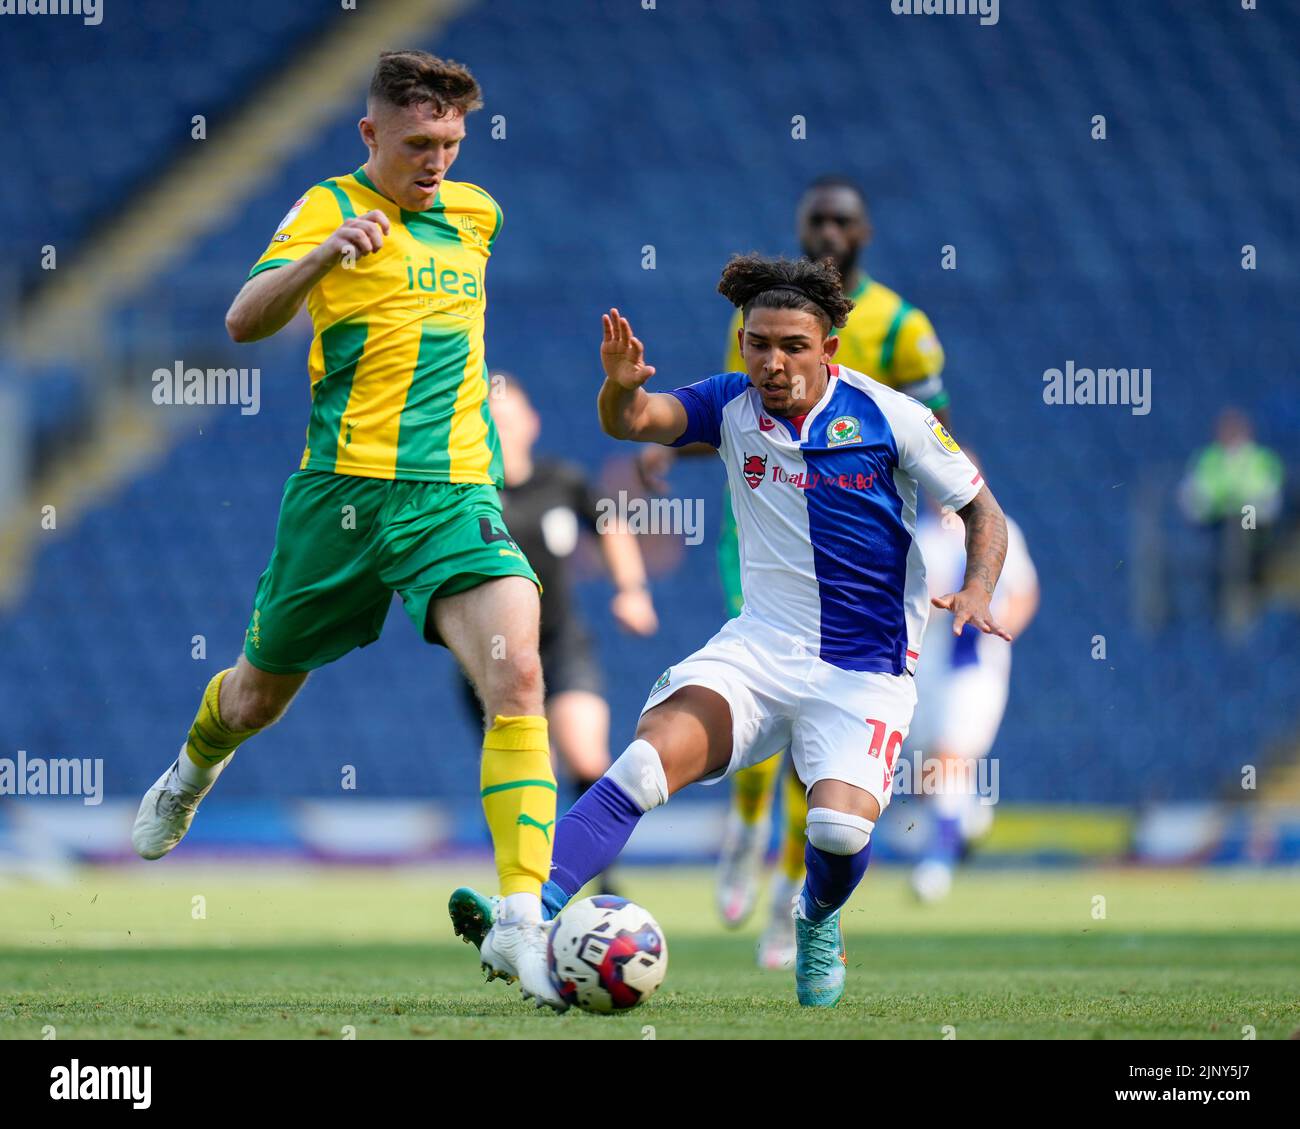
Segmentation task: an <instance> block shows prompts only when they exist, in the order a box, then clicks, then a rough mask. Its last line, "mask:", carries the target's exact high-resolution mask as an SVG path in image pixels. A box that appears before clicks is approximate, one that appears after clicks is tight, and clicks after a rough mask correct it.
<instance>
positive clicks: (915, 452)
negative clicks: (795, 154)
mask: <svg viewBox="0 0 1300 1129" xmlns="http://www.w3.org/2000/svg"><path fill="white" fill-rule="evenodd" d="M887 395H888V396H889V402H888V409H887V412H886V414H887V416H888V419H889V426H890V427H891V428H892V430H893V432H894V441H895V443H896V444H897V447H898V465H899V468H900V469H901V470H902V471H903V472H904V473H906V474H910V475H911V476H912V477H913V478H914V479H916V481H917V482H919V483H920V484H921V485H922V486H923V487H924V488H925V490H926V493H928V494H929V495H930V497H931V498H933V499H934V500H935V501H936V502H937V503H938V504H939V505H940V506H941V507H950V508H951V509H954V510H960V509H961V508H962V507H963V506H965V505H966V503H967V502H969V501H970V500H971V499H972V498H973V497H975V495H976V494H978V493H979V492H980V489H981V487H983V485H984V478H983V476H982V475H981V474H980V472H979V471H978V470H977V469H976V468H975V464H974V463H972V462H971V461H970V459H968V458H967V457H966V456H965V454H964V453H963V452H962V449H961V448H960V447H958V446H957V441H956V440H955V439H954V438H953V437H952V436H951V435H949V434H948V429H947V428H946V427H944V426H943V424H941V423H940V422H939V421H938V420H937V419H935V417H934V413H933V412H932V411H930V409H929V408H927V407H925V406H924V405H923V404H920V403H918V402H917V401H916V400H913V399H912V398H911V397H910V396H905V395H900V394H898V393H887ZM881 407H882V408H883V407H885V404H883V403H882V404H881Z"/></svg>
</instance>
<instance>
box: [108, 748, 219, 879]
mask: <svg viewBox="0 0 1300 1129" xmlns="http://www.w3.org/2000/svg"><path fill="white" fill-rule="evenodd" d="M180 755H181V756H185V755H186V754H185V746H183V745H182V746H181V753H180ZM231 755H232V756H233V755H234V754H231ZM229 763H230V757H227V758H226V759H225V760H224V761H222V762H221V769H222V770H224V769H225V767H226V765H227V764H229ZM179 769H180V761H179V760H176V761H172V764H171V767H170V768H168V769H167V771H166V772H164V773H163V774H162V775H161V776H160V777H158V779H157V781H156V782H155V783H154V786H153V787H152V788H150V789H149V791H147V792H146V793H145V794H144V799H143V800H141V801H140V810H139V811H138V812H137V813H136V816H135V826H133V827H132V828H131V845H132V846H133V847H135V850H136V854H138V855H139V856H140V857H141V858H146V859H160V858H162V857H163V855H165V854H167V852H168V851H170V850H171V849H172V848H173V847H175V846H176V844H177V843H179V842H180V841H181V840H182V839H184V838H185V832H187V831H188V830H189V829H190V824H191V823H193V822H194V813H195V812H196V811H198V808H199V801H200V800H202V799H203V797H204V796H206V795H207V794H208V793H209V792H210V791H212V784H209V785H208V786H207V787H206V788H200V789H199V790H198V791H197V792H196V791H193V790H192V789H190V788H187V787H186V786H185V784H183V783H182V782H181V778H180V771H179ZM213 783H214V784H215V783H216V781H215V780H214V781H213Z"/></svg>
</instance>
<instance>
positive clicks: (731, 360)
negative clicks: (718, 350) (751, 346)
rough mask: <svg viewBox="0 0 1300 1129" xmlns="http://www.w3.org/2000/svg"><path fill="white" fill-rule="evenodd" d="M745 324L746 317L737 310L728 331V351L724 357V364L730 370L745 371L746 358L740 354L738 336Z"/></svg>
mask: <svg viewBox="0 0 1300 1129" xmlns="http://www.w3.org/2000/svg"><path fill="white" fill-rule="evenodd" d="M744 324H745V317H744V315H743V314H742V313H741V312H740V311H739V310H737V311H736V312H735V314H734V315H733V316H732V318H731V326H730V328H729V329H728V331H727V352H726V355H725V356H724V357H723V359H722V366H723V368H725V369H726V370H727V371H728V372H744V371H745V358H744V357H742V356H741V355H740V345H739V344H738V341H739V338H738V336H737V335H738V334H739V333H740V330H741V327H742V326H743V325H744Z"/></svg>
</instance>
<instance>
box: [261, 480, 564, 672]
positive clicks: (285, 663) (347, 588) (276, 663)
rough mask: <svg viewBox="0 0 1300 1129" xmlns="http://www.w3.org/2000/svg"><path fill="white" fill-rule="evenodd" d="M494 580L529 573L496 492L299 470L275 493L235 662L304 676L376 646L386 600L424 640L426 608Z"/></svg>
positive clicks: (461, 485)
mask: <svg viewBox="0 0 1300 1129" xmlns="http://www.w3.org/2000/svg"><path fill="white" fill-rule="evenodd" d="M498 576H523V577H526V578H527V579H529V580H531V581H532V582H533V583H534V584H537V583H538V580H537V574H536V573H535V572H533V569H532V566H531V565H530V564H529V563H528V560H527V558H526V557H525V556H524V554H523V552H522V551H521V550H520V548H519V546H518V545H516V544H515V543H514V541H513V540H512V539H511V537H510V534H509V532H508V531H507V530H506V527H505V523H504V522H503V521H502V520H501V500H500V497H499V496H498V494H497V491H496V487H494V486H487V485H478V484H467V483H456V482H408V481H402V480H399V481H393V480H391V479H383V478H360V477H357V476H356V475H348V474H334V473H331V472H329V471H314V470H300V471H298V472H297V473H296V474H294V475H292V476H291V477H290V479H289V481H288V482H287V483H286V484H285V487H284V500H283V502H282V503H281V505H280V520H279V522H278V524H277V525H276V529H275V549H274V551H273V552H272V553H271V562H270V564H268V565H267V566H266V571H265V572H264V573H262V578H261V580H259V581H258V583H257V597H256V599H255V600H254V603H253V618H252V619H251V620H250V621H249V624H248V630H247V632H245V634H244V655H245V656H246V657H247V658H248V661H249V662H250V663H252V664H253V665H254V666H255V667H257V668H258V669H259V670H265V671H270V672H271V673H272V674H298V673H301V672H304V671H308V670H315V669H316V668H317V667H320V666H324V665H325V664H326V663H329V662H333V661H334V660H335V659H337V658H339V657H341V656H342V655H346V654H347V653H348V652H349V651H350V650H352V649H353V648H354V647H364V646H366V645H367V644H368V643H373V642H374V641H375V640H376V639H378V638H379V633H380V631H381V630H383V626H384V619H385V618H386V617H387V615H388V609H389V607H390V605H391V604H392V601H393V593H394V592H397V593H398V594H399V595H400V596H401V597H402V603H403V605H404V606H405V608H406V614H407V615H409V616H410V617H411V622H412V623H414V624H415V627H416V630H418V631H419V632H420V634H421V635H422V636H424V638H426V639H428V640H429V642H438V640H437V639H436V638H433V637H431V636H430V635H429V634H428V633H427V631H426V625H427V623H428V615H429V602H430V601H431V600H433V599H434V598H435V597H440V596H453V595H455V594H456V593H457V592H464V591H465V590H466V589H468V588H473V587H474V586H475V585H478V584H482V583H483V582H484V581H485V580H491V579H493V578H495V577H498Z"/></svg>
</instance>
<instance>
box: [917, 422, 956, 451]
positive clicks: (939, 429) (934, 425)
mask: <svg viewBox="0 0 1300 1129" xmlns="http://www.w3.org/2000/svg"><path fill="white" fill-rule="evenodd" d="M925 426H926V427H928V428H929V429H930V433H931V434H932V435H933V436H934V437H935V438H936V439H937V440H939V443H940V445H941V446H942V447H943V449H944V450H945V451H951V452H952V453H953V454H954V455H960V454H961V448H960V447H958V446H957V440H956V439H954V438H953V437H952V436H951V435H950V434H949V433H948V429H947V428H946V427H944V425H943V424H941V423H940V422H939V421H938V420H937V419H935V417H934V416H933V415H928V416H926V417H925Z"/></svg>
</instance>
